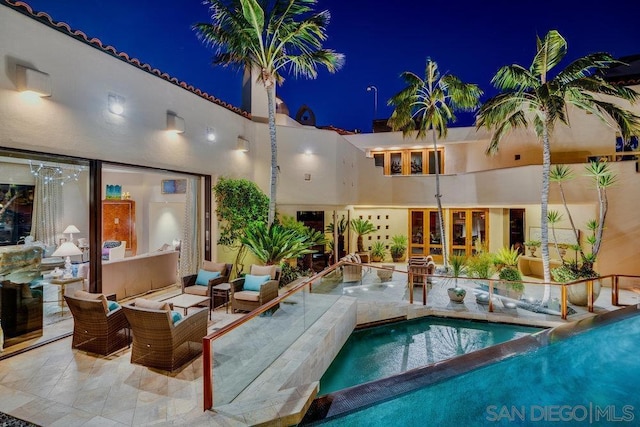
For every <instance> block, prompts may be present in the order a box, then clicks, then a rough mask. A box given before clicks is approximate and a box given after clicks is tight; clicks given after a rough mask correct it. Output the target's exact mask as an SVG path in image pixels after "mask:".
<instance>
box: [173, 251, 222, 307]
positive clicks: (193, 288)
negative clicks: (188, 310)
mask: <svg viewBox="0 0 640 427" xmlns="http://www.w3.org/2000/svg"><path fill="white" fill-rule="evenodd" d="M232 267H233V265H232V264H224V263H211V262H209V263H208V262H206V261H205V263H204V265H203V266H202V269H203V270H206V271H219V272H220V277H216V278H215V279H211V280H209V285H208V286H201V285H196V278H197V276H198V275H197V274H193V275H191V276H185V277H184V278H183V279H182V282H183V283H184V293H185V294H191V295H200V296H206V297H211V295H212V292H211V288H212V287H213V286H216V285H219V284H221V283H228V282H229V275H230V274H231V268H232ZM224 303H225V301H224V299H223V298H222V297H220V296H215V295H214V296H213V301H211V308H212V309H214V308H216V307H219V306H221V305H222V304H224Z"/></svg>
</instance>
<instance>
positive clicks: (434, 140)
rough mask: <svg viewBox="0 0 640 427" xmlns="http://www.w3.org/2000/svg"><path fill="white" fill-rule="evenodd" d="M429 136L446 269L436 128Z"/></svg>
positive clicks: (445, 245) (445, 246)
mask: <svg viewBox="0 0 640 427" xmlns="http://www.w3.org/2000/svg"><path fill="white" fill-rule="evenodd" d="M431 136H432V138H433V154H434V156H435V159H436V165H435V166H436V167H435V172H436V173H435V175H436V204H437V206H438V223H439V226H440V241H441V242H442V262H443V264H444V268H445V269H447V268H448V265H449V263H448V262H447V261H448V255H447V254H448V252H447V237H446V235H445V234H444V218H443V215H442V202H441V200H440V199H441V198H442V195H441V194H440V156H439V155H438V145H437V141H438V140H437V138H436V130H435V129H433V128H432V129H431Z"/></svg>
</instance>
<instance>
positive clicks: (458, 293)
mask: <svg viewBox="0 0 640 427" xmlns="http://www.w3.org/2000/svg"><path fill="white" fill-rule="evenodd" d="M447 294H449V299H450V300H451V302H456V303H461V302H463V301H464V297H465V296H466V295H467V291H466V290H464V289H462V288H449V289H447Z"/></svg>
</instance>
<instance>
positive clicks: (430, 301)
mask: <svg viewBox="0 0 640 427" xmlns="http://www.w3.org/2000/svg"><path fill="white" fill-rule="evenodd" d="M428 271H433V270H428ZM415 273H416V269H412V270H411V278H410V275H409V272H408V271H407V265H406V264H404V263H395V264H376V265H373V264H356V263H351V262H345V261H341V262H340V263H338V264H335V265H333V266H331V267H329V268H327V269H326V270H324V271H323V272H321V273H319V274H317V275H316V276H313V277H312V278H307V279H304V281H302V282H301V283H299V284H297V285H296V286H294V287H292V289H291V290H289V291H287V293H285V294H284V295H281V296H279V297H278V298H277V299H276V300H273V301H272V302H270V303H267V304H266V305H264V306H262V307H261V308H259V309H256V310H254V311H253V312H251V313H249V314H248V315H246V316H244V317H242V318H241V319H239V320H236V321H235V322H234V323H232V324H230V325H228V326H225V327H223V328H221V329H220V330H219V331H216V332H214V333H212V334H211V335H209V336H207V337H205V340H204V341H205V342H204V344H205V354H204V358H203V359H204V363H205V366H204V372H211V374H212V378H213V382H212V383H208V381H207V377H208V376H207V375H205V376H204V378H205V381H204V383H205V391H204V397H205V408H211V407H212V406H219V405H222V404H225V403H229V402H232V401H233V400H234V399H236V398H238V397H241V398H245V397H249V396H251V395H255V394H256V393H257V392H258V391H259V387H263V388H264V387H265V385H271V384H273V381H274V377H273V375H276V376H278V375H280V376H281V372H282V370H278V369H280V368H282V367H280V365H281V364H283V363H287V361H288V360H289V359H288V357H287V356H283V354H284V352H285V351H286V350H287V349H288V348H289V347H290V346H291V345H292V344H294V343H295V348H296V351H297V350H298V349H299V348H300V342H302V343H304V346H309V347H311V346H313V345H314V344H313V343H314V342H315V343H316V344H317V342H318V340H317V338H314V340H315V341H309V340H307V341H305V340H306V336H305V338H304V339H302V340H300V338H301V337H303V335H304V334H305V333H306V332H307V331H309V329H310V328H311V327H312V325H313V324H314V322H316V321H318V320H319V319H321V318H322V316H323V315H325V314H327V313H329V311H331V313H329V314H330V315H329V316H327V317H325V319H326V318H328V317H331V320H332V322H333V323H339V322H340V321H343V322H344V321H346V320H347V317H345V318H344V319H342V318H341V317H340V316H341V315H342V314H343V313H342V312H339V313H338V314H337V315H336V314H335V313H334V311H335V310H336V307H339V306H340V305H341V304H342V303H344V302H345V301H355V302H357V307H358V308H357V315H356V316H354V317H357V320H356V323H357V324H366V323H371V322H377V321H380V320H388V319H390V318H397V317H415V316H420V315H426V314H430V315H443V316H450V315H452V313H454V312H455V313H456V315H462V316H463V317H469V318H474V319H483V320H489V321H500V322H512V323H527V324H536V325H544V326H547V325H549V326H550V325H552V324H557V323H558V322H560V321H561V320H562V319H565V320H567V319H568V320H577V319H580V318H582V317H585V316H589V315H591V313H590V312H593V311H600V310H602V309H604V310H612V309H616V304H615V302H614V300H615V295H616V292H615V289H616V286H617V284H619V286H620V287H621V288H623V289H621V290H620V292H618V293H619V294H620V295H621V296H620V297H619V298H620V300H621V301H620V302H621V303H624V301H623V299H625V298H626V301H634V302H636V301H637V297H638V296H640V295H639V294H640V290H639V291H638V293H637V294H636V293H634V292H633V290H632V288H633V287H634V286H635V287H637V289H640V278H638V277H633V278H631V277H629V278H627V277H624V276H606V277H602V278H600V279H599V280H598V281H597V284H596V282H595V281H582V282H578V281H577V282H572V283H566V284H563V283H550V284H546V283H543V282H540V281H529V280H528V279H527V278H525V279H526V280H522V281H517V282H508V281H502V280H497V279H477V278H469V277H458V278H454V277H450V276H443V275H437V274H429V273H424V274H423V275H419V274H415ZM410 282H413V283H410ZM589 283H591V284H589ZM580 287H584V289H585V292H586V293H587V294H588V293H589V291H591V292H593V297H591V298H589V297H587V300H586V302H581V301H579V300H576V299H574V296H575V295H574V294H576V293H577V292H578V291H579V290H580ZM598 287H599V288H600V289H599V293H598V289H597V288H598ZM343 296H347V297H351V298H346V299H343V298H341V297H343ZM363 303H364V305H363ZM421 306H425V308H427V309H428V311H422V312H421V311H419V309H420V307H421ZM341 309H342V307H341ZM464 313H466V314H464ZM349 321H351V322H352V323H353V317H352V318H350V319H349ZM347 323H348V322H347ZM352 326H355V325H352ZM314 330H315V329H314ZM304 346H303V347H304ZM207 349H208V350H207ZM323 351H324V350H323ZM327 354H329V352H327ZM207 364H209V365H207ZM272 365H273V366H272ZM269 367H278V369H274V372H276V373H275V374H274V373H272V374H269V373H268V372H267V371H268V368H269ZM320 374H321V373H320ZM256 380H258V381H256ZM278 380H279V381H281V380H282V379H281V378H280V379H278ZM207 387H212V388H210V389H209V390H207ZM278 390H279V389H278Z"/></svg>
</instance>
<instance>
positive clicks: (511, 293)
mask: <svg viewBox="0 0 640 427" xmlns="http://www.w3.org/2000/svg"><path fill="white" fill-rule="evenodd" d="M494 290H495V293H496V294H498V295H502V296H504V297H507V298H510V299H514V300H516V301H519V300H520V298H522V294H523V292H522V291H516V290H514V289H513V288H512V287H511V286H510V285H509V284H507V283H497V284H496V285H495V289H494Z"/></svg>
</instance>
